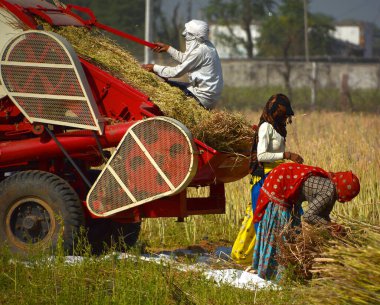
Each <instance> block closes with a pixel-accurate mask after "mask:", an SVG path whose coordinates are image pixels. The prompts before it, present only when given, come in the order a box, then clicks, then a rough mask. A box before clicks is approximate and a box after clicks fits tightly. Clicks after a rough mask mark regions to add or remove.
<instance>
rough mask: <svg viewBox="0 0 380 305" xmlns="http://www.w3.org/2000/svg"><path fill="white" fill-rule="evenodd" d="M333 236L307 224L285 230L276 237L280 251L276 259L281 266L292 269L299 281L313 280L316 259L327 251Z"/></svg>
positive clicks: (322, 229) (293, 274)
mask: <svg viewBox="0 0 380 305" xmlns="http://www.w3.org/2000/svg"><path fill="white" fill-rule="evenodd" d="M329 239H331V235H330V234H329V233H328V231H327V230H326V229H325V228H321V227H315V226H311V225H308V224H306V223H303V224H302V229H301V228H299V227H295V228H287V227H286V228H285V229H284V230H282V231H281V232H280V234H278V236H277V237H276V243H277V244H278V248H279V251H278V253H277V256H276V259H277V261H278V263H279V265H281V266H286V267H291V270H292V276H294V277H295V278H297V279H311V277H312V268H313V263H314V262H315V259H318V257H320V255H321V253H322V252H323V251H324V250H325V247H326V245H327V243H328V240H329Z"/></svg>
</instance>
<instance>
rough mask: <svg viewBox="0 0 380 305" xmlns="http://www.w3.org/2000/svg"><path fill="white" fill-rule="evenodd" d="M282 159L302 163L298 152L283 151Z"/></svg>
mask: <svg viewBox="0 0 380 305" xmlns="http://www.w3.org/2000/svg"><path fill="white" fill-rule="evenodd" d="M284 159H286V160H291V161H293V162H295V163H299V164H302V163H303V158H302V157H301V156H300V155H299V154H296V153H292V152H290V151H286V152H284Z"/></svg>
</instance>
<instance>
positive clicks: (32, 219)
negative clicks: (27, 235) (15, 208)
mask: <svg viewBox="0 0 380 305" xmlns="http://www.w3.org/2000/svg"><path fill="white" fill-rule="evenodd" d="M39 224H40V219H39V218H38V217H37V216H35V215H28V216H26V217H25V218H24V219H23V221H22V226H23V228H24V229H25V230H33V229H37V227H38V225H39Z"/></svg>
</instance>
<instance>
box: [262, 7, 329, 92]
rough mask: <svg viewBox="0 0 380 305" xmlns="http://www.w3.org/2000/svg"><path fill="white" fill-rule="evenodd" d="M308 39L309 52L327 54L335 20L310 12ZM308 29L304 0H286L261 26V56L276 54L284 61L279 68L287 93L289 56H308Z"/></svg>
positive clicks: (289, 70)
mask: <svg viewBox="0 0 380 305" xmlns="http://www.w3.org/2000/svg"><path fill="white" fill-rule="evenodd" d="M307 28H308V41H309V46H310V47H309V50H310V55H327V54H329V51H330V46H331V45H332V41H333V38H332V37H331V35H330V32H331V31H333V30H334V26H333V19H332V18H331V17H328V16H325V15H322V14H311V13H310V12H308V27H307ZM304 31H305V28H304V2H303V0H284V1H283V2H282V4H281V5H280V6H279V7H278V12H277V13H276V14H274V15H273V16H272V17H271V18H267V19H266V20H265V21H264V22H263V23H262V27H261V35H260V37H259V38H258V40H257V47H258V50H259V54H258V56H265V57H276V58H282V59H283V60H284V65H285V69H284V70H280V71H279V72H280V73H281V74H282V76H283V78H284V81H285V86H286V88H287V91H288V95H289V96H291V95H292V90H291V86H290V75H291V65H290V59H291V58H294V57H304V56H305V35H304V34H305V32H304Z"/></svg>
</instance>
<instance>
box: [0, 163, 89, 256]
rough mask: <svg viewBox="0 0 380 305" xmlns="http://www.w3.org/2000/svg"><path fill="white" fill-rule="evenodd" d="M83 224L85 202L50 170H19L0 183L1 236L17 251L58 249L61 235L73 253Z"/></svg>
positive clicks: (67, 248) (13, 250)
mask: <svg viewBox="0 0 380 305" xmlns="http://www.w3.org/2000/svg"><path fill="white" fill-rule="evenodd" d="M83 225H84V214H83V209H82V203H81V201H80V199H79V197H78V194H77V193H76V192H75V191H74V189H73V188H72V187H71V186H70V185H69V184H68V183H67V182H66V181H65V180H63V179H62V178H60V177H58V176H56V175H53V174H51V173H48V172H42V171H37V170H33V171H23V172H18V173H16V174H14V175H12V176H10V177H8V178H6V179H5V180H3V181H2V182H1V183H0V239H1V241H4V242H5V243H6V244H7V245H8V246H9V248H10V250H11V251H12V252H14V253H22V254H25V253H29V252H30V251H32V250H34V249H46V248H49V247H53V248H55V247H56V246H57V242H58V239H59V237H60V236H61V237H62V240H63V247H64V249H65V250H66V251H68V252H72V250H73V245H74V242H75V238H76V237H77V234H78V233H79V229H80V227H81V226H83Z"/></svg>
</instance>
